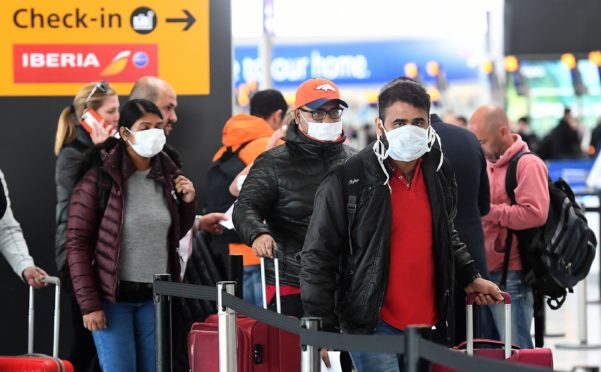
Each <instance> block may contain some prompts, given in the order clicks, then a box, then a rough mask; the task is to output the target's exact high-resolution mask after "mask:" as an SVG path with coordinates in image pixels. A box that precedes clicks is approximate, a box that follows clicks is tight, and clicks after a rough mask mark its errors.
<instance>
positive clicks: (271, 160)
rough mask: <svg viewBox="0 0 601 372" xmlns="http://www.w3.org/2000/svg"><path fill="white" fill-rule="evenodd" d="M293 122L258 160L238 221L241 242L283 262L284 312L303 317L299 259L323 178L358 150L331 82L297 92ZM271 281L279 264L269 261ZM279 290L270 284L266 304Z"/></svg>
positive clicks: (305, 85)
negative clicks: (280, 140)
mask: <svg viewBox="0 0 601 372" xmlns="http://www.w3.org/2000/svg"><path fill="white" fill-rule="evenodd" d="M295 107H296V109H295V111H294V120H293V121H292V122H291V123H290V125H289V126H288V131H287V133H286V137H285V140H286V143H285V145H283V146H278V147H276V148H274V149H272V150H270V151H267V152H265V153H263V154H262V155H261V156H259V157H258V158H257V160H256V161H255V163H254V165H253V167H252V169H251V171H250V173H249V175H248V177H247V178H246V180H245V181H244V187H243V188H242V191H241V193H240V196H239V198H238V201H237V203H236V206H235V208H234V214H233V222H234V225H235V227H236V231H237V233H238V236H239V237H240V238H241V240H242V241H243V242H244V243H246V244H247V245H249V246H252V249H253V251H254V253H255V254H256V255H257V256H259V257H270V258H271V257H274V256H276V255H277V257H278V258H279V259H280V265H279V267H280V273H279V274H280V283H281V284H282V287H281V292H280V293H281V295H282V298H281V304H282V313H283V314H286V315H291V316H296V317H299V318H300V317H301V316H302V315H303V308H302V302H301V299H300V284H299V272H300V260H299V259H298V254H299V252H300V251H301V249H302V247H303V242H304V240H305V234H306V232H307V228H308V226H309V221H310V219H311V214H312V213H313V199H314V198H315V192H316V190H317V187H318V186H319V184H320V182H321V180H322V179H323V177H324V176H325V175H326V174H328V173H329V172H330V171H331V170H332V169H334V168H335V167H336V166H337V165H339V164H342V163H343V162H344V161H345V160H346V159H347V158H349V157H350V156H352V155H353V154H355V153H356V151H355V150H354V149H352V148H350V147H348V146H346V145H344V144H343V142H344V140H345V139H346V138H345V136H344V132H343V130H342V114H343V112H344V109H345V108H347V107H348V105H347V103H346V102H344V101H343V100H342V99H341V98H340V91H339V90H338V87H337V86H336V84H334V83H333V82H331V81H329V80H326V79H310V80H307V81H305V82H304V83H302V84H301V85H300V87H299V88H298V89H297V91H296V102H295ZM266 267H267V282H268V283H269V284H273V283H274V266H273V265H272V263H271V261H269V262H267V265H266ZM274 293H275V288H274V287H273V286H272V285H268V288H267V302H268V303H273V302H274V300H273V297H274V296H273V295H274Z"/></svg>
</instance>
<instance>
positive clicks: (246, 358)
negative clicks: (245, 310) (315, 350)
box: [188, 259, 300, 372]
mask: <svg viewBox="0 0 601 372" xmlns="http://www.w3.org/2000/svg"><path fill="white" fill-rule="evenodd" d="M274 262H275V265H276V273H277V272H278V266H279V265H278V264H277V262H278V260H277V259H275V260H274ZM261 274H262V278H263V290H265V285H264V283H265V280H264V276H265V274H264V264H263V261H261ZM276 291H277V292H278V293H277V294H276V296H277V297H276V299H277V300H279V277H278V275H276ZM263 298H265V292H263ZM279 302H280V301H277V303H278V312H279V308H280V305H279ZM263 306H264V307H266V303H265V300H264V301H263ZM217 323H218V316H217V315H212V316H210V317H209V318H207V320H206V321H205V322H203V323H194V324H193V325H192V330H191V331H190V334H189V335H188V357H189V361H190V370H191V371H192V372H195V371H196V372H218V371H219V334H218V326H217ZM236 324H237V327H236V330H237V335H236V336H237V340H238V345H237V350H238V371H239V372H295V371H296V372H298V371H300V339H299V337H298V336H297V335H294V334H291V333H288V332H285V331H282V330H280V329H278V328H274V327H270V326H268V325H267V324H264V323H261V322H258V321H256V320H254V319H252V318H248V317H245V316H241V315H239V316H238V317H237V319H236Z"/></svg>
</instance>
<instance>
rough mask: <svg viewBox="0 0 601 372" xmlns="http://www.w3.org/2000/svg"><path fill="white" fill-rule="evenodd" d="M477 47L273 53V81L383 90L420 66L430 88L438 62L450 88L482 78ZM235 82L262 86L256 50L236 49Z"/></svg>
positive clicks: (389, 44)
mask: <svg viewBox="0 0 601 372" xmlns="http://www.w3.org/2000/svg"><path fill="white" fill-rule="evenodd" d="M482 49H483V47H482V46H481V45H478V43H474V42H472V43H468V42H463V41H462V42H453V41H448V40H433V41H431V40H380V41H377V40H376V41H361V42H340V43H316V44H311V45H307V44H280V45H275V46H274V47H273V52H272V63H271V76H272V78H273V84H274V86H275V87H276V88H293V87H296V86H298V84H299V83H300V82H302V81H304V80H306V79H308V78H311V77H323V78H327V79H330V80H333V81H335V82H336V83H337V84H340V85H376V86H379V85H382V84H384V83H386V82H388V81H390V80H392V79H394V78H396V77H399V76H403V75H405V73H404V66H405V64H406V63H415V64H417V66H418V68H419V70H420V76H421V78H422V79H423V81H425V82H430V81H433V79H434V78H431V77H429V76H427V74H426V64H427V63H428V62H429V61H436V62H438V63H439V64H440V66H441V69H442V71H444V73H445V75H446V78H447V81H449V82H477V81H478V79H479V78H480V68H479V67H480V64H479V63H478V62H477V61H478V56H479V55H481V54H482ZM234 58H235V61H234V82H235V85H236V86H239V85H240V84H242V83H245V82H251V81H260V80H261V76H262V75H261V71H262V63H261V61H260V60H259V58H258V48H257V47H256V46H236V47H235V49H234Z"/></svg>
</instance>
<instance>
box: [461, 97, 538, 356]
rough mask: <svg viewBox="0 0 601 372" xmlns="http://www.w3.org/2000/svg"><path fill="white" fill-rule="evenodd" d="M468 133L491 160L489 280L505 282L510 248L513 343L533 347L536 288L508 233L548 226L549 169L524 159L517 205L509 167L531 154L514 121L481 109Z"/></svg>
mask: <svg viewBox="0 0 601 372" xmlns="http://www.w3.org/2000/svg"><path fill="white" fill-rule="evenodd" d="M468 129H469V130H470V131H472V132H473V133H474V134H475V135H476V137H477V138H478V140H479V141H480V143H481V144H482V149H483V151H484V155H485V156H486V159H487V162H488V166H487V171H488V180H489V183H490V212H489V213H488V214H487V215H486V216H484V217H483V218H482V227H483V230H484V246H485V250H486V260H487V264H488V270H489V271H490V279H491V280H492V281H494V282H495V283H497V284H501V278H502V271H503V261H504V259H505V251H506V248H507V245H508V244H511V248H510V257H509V262H508V274H507V283H506V286H505V291H506V292H508V293H509V294H510V295H511V299H512V307H511V319H512V330H511V333H512V337H513V343H514V344H516V345H517V346H519V347H521V348H532V347H533V345H532V337H531V336H530V326H531V324H532V318H533V314H534V309H533V297H532V290H531V289H530V287H528V286H527V285H526V284H525V283H524V277H523V274H522V261H521V259H520V255H519V251H518V241H517V238H516V237H515V236H513V237H512V238H511V241H508V236H507V234H508V230H525V229H531V228H535V227H539V226H542V225H544V224H545V223H546V221H547V215H548V213H549V187H548V182H547V180H548V173H547V167H546V166H545V163H544V162H543V161H542V160H541V159H540V158H538V157H537V156H534V155H527V156H523V157H522V158H520V160H519V162H518V165H517V174H516V175H517V187H516V188H515V201H516V203H515V204H512V203H511V200H510V199H509V196H508V195H507V192H506V190H505V177H506V174H507V168H508V166H509V163H510V161H511V159H512V158H513V157H514V156H516V155H518V154H520V153H525V152H529V149H528V145H527V144H526V142H524V141H523V140H522V138H521V137H520V136H519V135H518V134H512V133H511V130H510V129H509V119H508V118H507V115H506V114H505V112H504V111H503V110H502V109H501V108H500V107H496V106H491V105H486V106H482V107H479V108H478V109H477V110H476V111H475V112H474V114H473V115H472V117H471V119H470V122H469V125H468ZM497 307H498V306H495V307H494V308H493V309H492V312H493V318H494V323H495V326H496V329H497V331H498V333H499V335H500V336H501V337H503V336H504V327H503V325H504V319H503V311H502V309H497ZM484 329H486V325H484Z"/></svg>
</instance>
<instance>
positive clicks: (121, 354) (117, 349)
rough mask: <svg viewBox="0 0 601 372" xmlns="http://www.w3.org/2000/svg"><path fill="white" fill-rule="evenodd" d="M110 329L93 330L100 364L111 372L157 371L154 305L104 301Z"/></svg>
mask: <svg viewBox="0 0 601 372" xmlns="http://www.w3.org/2000/svg"><path fill="white" fill-rule="evenodd" d="M102 307H103V309H104V315H105V316H106V322H107V328H105V329H103V330H98V331H94V332H92V335H93V336H94V343H95V344H96V350H97V352H98V359H99V360H100V367H101V368H102V370H103V371H108V372H134V371H144V372H147V371H154V367H155V366H154V306H153V303H152V301H147V302H141V303H129V302H117V303H111V302H109V301H102Z"/></svg>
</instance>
